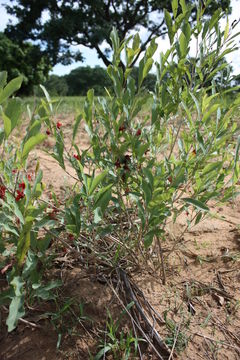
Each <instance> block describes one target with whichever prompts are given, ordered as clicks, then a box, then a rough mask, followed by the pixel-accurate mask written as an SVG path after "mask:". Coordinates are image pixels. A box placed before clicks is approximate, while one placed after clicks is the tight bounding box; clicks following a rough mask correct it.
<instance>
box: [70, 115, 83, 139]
mask: <svg viewBox="0 0 240 360" xmlns="http://www.w3.org/2000/svg"><path fill="white" fill-rule="evenodd" d="M81 120H82V115H81V114H80V115H78V116H77V118H76V120H75V124H74V128H73V136H72V141H74V140H75V137H76V135H77V131H78V127H79V124H80V122H81Z"/></svg>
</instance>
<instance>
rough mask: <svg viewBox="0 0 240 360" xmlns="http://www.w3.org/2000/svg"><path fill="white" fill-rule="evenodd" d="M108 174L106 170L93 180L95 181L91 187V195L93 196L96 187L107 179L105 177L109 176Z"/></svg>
mask: <svg viewBox="0 0 240 360" xmlns="http://www.w3.org/2000/svg"><path fill="white" fill-rule="evenodd" d="M107 173H108V172H107V170H105V171H103V172H102V173H101V174H99V175H97V176H96V177H95V178H94V179H93V181H92V183H91V185H90V189H89V195H92V193H93V192H94V190H95V189H96V187H97V186H98V185H99V184H100V183H101V182H102V181H103V179H105V177H106V176H107Z"/></svg>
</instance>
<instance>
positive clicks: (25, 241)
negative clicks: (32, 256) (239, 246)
mask: <svg viewBox="0 0 240 360" xmlns="http://www.w3.org/2000/svg"><path fill="white" fill-rule="evenodd" d="M32 222H33V219H32V221H30V222H28V223H27V224H26V225H24V227H23V230H22V232H21V234H20V236H19V240H18V244H17V259H18V265H19V266H21V265H22V264H23V262H24V258H25V255H26V254H27V252H28V250H29V247H30V230H31V227H32Z"/></svg>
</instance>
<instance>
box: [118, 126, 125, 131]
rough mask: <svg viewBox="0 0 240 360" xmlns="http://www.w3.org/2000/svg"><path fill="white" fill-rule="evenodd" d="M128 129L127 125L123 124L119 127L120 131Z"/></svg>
mask: <svg viewBox="0 0 240 360" xmlns="http://www.w3.org/2000/svg"><path fill="white" fill-rule="evenodd" d="M124 130H126V126H125V125H124V124H123V125H121V126H120V127H119V130H118V131H119V132H121V131H124Z"/></svg>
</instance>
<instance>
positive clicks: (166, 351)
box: [118, 269, 171, 359]
mask: <svg viewBox="0 0 240 360" xmlns="http://www.w3.org/2000/svg"><path fill="white" fill-rule="evenodd" d="M118 272H119V277H120V279H121V281H122V283H123V284H124V288H125V293H126V297H127V301H129V302H132V301H134V303H135V307H136V310H137V311H138V313H139V315H140V317H141V319H142V321H143V322H144V323H145V325H146V328H147V331H148V332H149V334H151V335H152V338H153V340H154V341H155V344H156V345H157V346H158V348H159V349H160V350H161V352H163V354H162V356H163V357H166V358H167V359H168V358H169V356H170V354H171V351H170V350H169V348H168V347H167V345H166V344H165V343H164V341H163V340H162V339H161V337H160V335H159V334H158V332H157V331H156V329H155V328H154V327H153V326H152V325H151V323H150V321H149V319H148V318H147V316H146V315H145V313H144V310H143V308H142V307H141V305H140V304H139V302H138V300H137V298H136V296H135V294H134V292H133V290H132V287H131V284H130V282H129V280H128V277H127V274H126V272H125V271H124V270H122V269H119V270H118Z"/></svg>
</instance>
